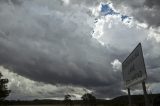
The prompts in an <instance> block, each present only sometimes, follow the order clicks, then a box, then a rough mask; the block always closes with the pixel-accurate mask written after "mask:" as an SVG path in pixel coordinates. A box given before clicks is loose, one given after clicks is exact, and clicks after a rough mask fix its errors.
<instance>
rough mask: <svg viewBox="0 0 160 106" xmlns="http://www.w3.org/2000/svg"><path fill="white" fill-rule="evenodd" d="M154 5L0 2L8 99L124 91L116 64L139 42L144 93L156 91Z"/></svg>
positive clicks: (159, 49) (84, 0)
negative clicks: (144, 71) (141, 52)
mask: <svg viewBox="0 0 160 106" xmlns="http://www.w3.org/2000/svg"><path fill="white" fill-rule="evenodd" d="M159 9H160V1H159V0H130V1H129V0H123V1H121V0H0V72H1V73H2V74H3V77H4V78H8V79H9V83H8V88H9V89H10V90H11V91H12V92H11V94H10V95H9V97H7V99H14V100H17V99H19V100H33V99H63V98H64V95H65V94H70V95H72V99H80V98H81V96H82V95H83V94H84V93H92V94H93V95H94V96H96V97H97V98H104V99H109V98H114V97H117V96H120V95H126V94H127V92H126V89H125V88H124V83H123V78H122V70H121V63H122V62H123V61H124V60H125V58H126V57H127V56H128V55H129V54H130V53H131V51H132V50H133V49H134V48H135V47H136V45H137V44H138V43H139V42H141V43H142V49H143V55H144V59H145V65H146V70H147V74H148V78H147V80H146V86H147V90H148V93H160V77H159V75H160V64H159V63H160V20H159V19H160V12H159ZM131 93H132V94H142V93H143V92H142V87H141V85H140V84H138V85H136V86H134V87H133V88H132V89H131Z"/></svg>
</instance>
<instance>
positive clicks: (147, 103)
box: [142, 81, 149, 106]
mask: <svg viewBox="0 0 160 106" xmlns="http://www.w3.org/2000/svg"><path fill="white" fill-rule="evenodd" d="M142 87H143V93H144V99H145V106H149V101H148V96H147V90H146V85H145V81H142Z"/></svg>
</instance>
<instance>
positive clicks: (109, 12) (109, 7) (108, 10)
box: [100, 3, 132, 23]
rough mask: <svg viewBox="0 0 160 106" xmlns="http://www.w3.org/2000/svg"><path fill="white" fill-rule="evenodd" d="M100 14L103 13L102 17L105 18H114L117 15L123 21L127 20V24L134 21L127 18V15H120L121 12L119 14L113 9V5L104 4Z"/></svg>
mask: <svg viewBox="0 0 160 106" xmlns="http://www.w3.org/2000/svg"><path fill="white" fill-rule="evenodd" d="M100 12H101V15H102V16H103V15H104V16H107V15H113V16H115V15H117V16H120V18H121V21H126V20H127V22H128V23H129V22H130V20H131V19H132V18H131V17H129V16H127V15H124V14H121V13H119V12H117V11H116V10H115V9H114V8H113V6H112V4H111V3H104V4H103V3H102V4H101V10H100Z"/></svg>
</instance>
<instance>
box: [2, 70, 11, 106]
mask: <svg viewBox="0 0 160 106" xmlns="http://www.w3.org/2000/svg"><path fill="white" fill-rule="evenodd" d="M7 83H8V79H2V74H1V73H0V101H3V100H4V99H5V98H6V97H7V96H8V95H9V93H10V90H8V88H7V85H6V84H7ZM1 103H2V102H1Z"/></svg>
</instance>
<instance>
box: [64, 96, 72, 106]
mask: <svg viewBox="0 0 160 106" xmlns="http://www.w3.org/2000/svg"><path fill="white" fill-rule="evenodd" d="M64 102H65V104H66V106H68V105H69V106H73V103H72V100H71V95H69V94H67V95H65V96H64Z"/></svg>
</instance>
